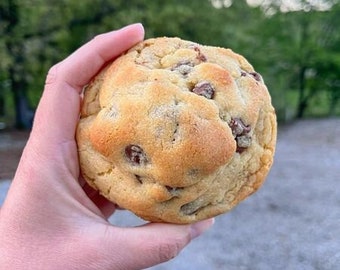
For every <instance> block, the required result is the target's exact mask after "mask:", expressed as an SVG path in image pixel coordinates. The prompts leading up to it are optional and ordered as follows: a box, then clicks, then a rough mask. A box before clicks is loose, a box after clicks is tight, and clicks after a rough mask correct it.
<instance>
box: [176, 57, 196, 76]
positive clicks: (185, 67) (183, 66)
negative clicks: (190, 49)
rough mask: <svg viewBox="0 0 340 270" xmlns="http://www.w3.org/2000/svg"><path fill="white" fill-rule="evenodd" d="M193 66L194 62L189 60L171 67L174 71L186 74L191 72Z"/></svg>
mask: <svg viewBox="0 0 340 270" xmlns="http://www.w3.org/2000/svg"><path fill="white" fill-rule="evenodd" d="M193 66H194V64H193V63H192V62H190V61H189V60H187V61H181V62H179V63H178V64H177V65H176V66H174V67H173V68H171V70H172V71H174V70H177V71H178V72H179V73H180V74H182V75H183V76H186V75H188V74H189V73H190V72H191V70H192V68H193Z"/></svg>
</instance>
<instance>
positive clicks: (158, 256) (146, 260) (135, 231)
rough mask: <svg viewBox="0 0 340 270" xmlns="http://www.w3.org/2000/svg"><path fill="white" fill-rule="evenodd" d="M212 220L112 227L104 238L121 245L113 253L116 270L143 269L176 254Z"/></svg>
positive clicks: (212, 220)
mask: <svg viewBox="0 0 340 270" xmlns="http://www.w3.org/2000/svg"><path fill="white" fill-rule="evenodd" d="M213 223H214V219H208V220H204V221H200V222H197V223H194V224H191V225H175V224H160V223H149V224H147V225H144V226H140V227H136V228H115V227H113V230H112V231H111V233H112V235H110V237H107V238H106V240H107V241H113V242H112V243H114V244H115V245H119V246H120V247H121V248H120V249H118V251H116V254H115V256H114V258H115V259H116V260H117V259H118V260H119V259H120V263H119V264H116V265H121V268H119V269H144V268H147V267H150V266H153V265H156V264H159V263H162V262H166V261H168V260H170V259H172V258H174V257H176V256H177V255H178V254H179V253H180V251H181V250H182V249H183V248H184V247H185V246H186V245H187V244H189V242H190V241H191V240H192V239H194V238H196V237H197V236H199V235H201V234H202V233H203V232H204V231H206V230H207V229H208V228H210V227H211V226H212V225H213ZM111 251H112V249H111ZM109 252H110V249H109ZM117 252H118V253H117Z"/></svg>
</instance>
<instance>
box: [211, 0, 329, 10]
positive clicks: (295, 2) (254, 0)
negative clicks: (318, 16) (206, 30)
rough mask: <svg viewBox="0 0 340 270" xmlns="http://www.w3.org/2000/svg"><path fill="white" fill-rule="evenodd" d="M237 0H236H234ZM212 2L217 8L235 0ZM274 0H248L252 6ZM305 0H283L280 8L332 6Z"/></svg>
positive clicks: (215, 0) (325, 2) (321, 0)
mask: <svg viewBox="0 0 340 270" xmlns="http://www.w3.org/2000/svg"><path fill="white" fill-rule="evenodd" d="M234 1H236V0H234ZM211 2H212V4H213V5H214V7H216V8H222V7H226V8H228V7H230V6H231V5H232V3H233V0H211ZM271 2H273V0H247V3H248V4H249V5H250V6H259V5H263V6H266V5H268V4H269V3H271ZM301 2H303V1H301V0H281V3H282V4H281V8H280V10H281V11H282V12H288V11H296V10H306V11H309V9H310V7H311V6H312V7H314V8H316V9H318V10H327V9H329V8H331V6H332V5H331V4H329V3H327V1H325V0H308V1H307V3H308V4H305V3H301Z"/></svg>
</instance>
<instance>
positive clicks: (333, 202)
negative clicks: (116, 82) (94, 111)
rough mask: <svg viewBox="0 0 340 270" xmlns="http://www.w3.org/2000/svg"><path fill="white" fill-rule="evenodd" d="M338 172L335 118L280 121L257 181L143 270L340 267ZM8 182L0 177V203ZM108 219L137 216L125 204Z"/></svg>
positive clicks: (123, 221)
mask: <svg viewBox="0 0 340 270" xmlns="http://www.w3.org/2000/svg"><path fill="white" fill-rule="evenodd" d="M0 168H1V167H0ZM339 176H340V118H333V119H314V120H301V121H296V122H294V123H292V124H289V125H285V126H283V127H281V128H280V131H279V136H278V144H277V150H276V155H275V162H274V165H273V167H272V170H271V172H270V174H269V176H268V178H267V180H266V182H265V184H264V185H263V187H262V188H261V189H260V190H259V191H258V192H257V193H255V194H254V195H252V196H251V197H249V198H248V199H246V200H245V201H243V202H242V203H241V204H239V205H238V206H237V207H235V208H234V209H233V210H232V211H230V212H229V213H227V214H224V215H221V216H219V217H217V218H216V221H215V224H214V226H213V227H212V228H211V229H210V230H209V231H208V232H206V233H205V234H204V235H203V236H201V237H199V238H197V239H195V240H193V241H192V243H190V245H189V246H188V247H187V248H186V249H184V250H183V251H182V252H181V253H180V254H179V256H178V257H176V258H174V259H173V260H171V261H169V262H166V263H164V264H161V265H158V266H155V267H152V268H150V269H149V270H170V269H171V270H173V269H176V270H191V269H192V270H194V269H195V270H201V269H202V270H203V269H212V270H215V269H223V270H224V269H225V270H287V269H289V270H295V269H296V270H336V269H340V185H339ZM9 185H10V180H1V181H0V205H1V203H2V201H3V199H4V194H5V193H6V191H7V189H8V187H9ZM110 221H111V222H112V223H113V224H115V225H117V226H135V225H139V224H142V223H143V221H142V220H140V219H138V218H137V217H135V216H134V215H132V214H131V213H129V212H127V211H118V213H117V214H115V215H114V216H112V217H111V219H110Z"/></svg>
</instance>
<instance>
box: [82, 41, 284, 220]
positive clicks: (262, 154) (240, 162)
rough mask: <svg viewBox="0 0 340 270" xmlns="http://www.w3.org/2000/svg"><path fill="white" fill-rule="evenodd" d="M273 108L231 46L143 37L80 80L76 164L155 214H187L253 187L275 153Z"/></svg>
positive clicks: (223, 208)
mask: <svg viewBox="0 0 340 270" xmlns="http://www.w3.org/2000/svg"><path fill="white" fill-rule="evenodd" d="M276 130H277V125H276V116H275V111H274V108H273V106H272V105H271V98H270V95H269V93H268V90H267V88H266V86H265V84H264V82H263V79H262V77H261V75H260V74H259V73H257V72H256V71H255V70H254V68H253V67H252V66H251V65H250V64H249V63H248V61H247V60H246V59H245V58H244V57H242V56H241V55H239V54H236V53H234V52H233V51H232V50H230V49H225V48H218V47H211V46H203V45H199V44H197V43H194V42H190V41H185V40H181V39H179V38H166V37H164V38H155V39H148V40H146V41H144V42H142V43H140V44H138V45H136V46H135V47H133V48H132V49H130V50H129V51H128V52H126V53H125V54H124V55H122V56H121V57H119V58H118V59H116V60H115V61H113V62H112V63H110V64H109V65H107V66H106V67H105V68H104V69H103V70H102V71H101V72H100V73H99V74H98V75H97V76H96V77H95V78H94V79H93V80H92V81H91V82H90V83H89V85H88V86H87V87H86V89H85V91H84V99H83V106H82V109H81V116H80V121H79V125H78V128H77V134H76V138H77V143H78V150H79V161H80V167H81V173H82V175H83V177H84V178H85V179H86V181H87V182H88V183H89V184H90V185H91V186H92V187H93V188H95V189H98V190H99V191H100V193H101V194H102V195H103V196H105V197H106V198H107V199H109V200H111V201H113V202H115V203H116V204H118V205H119V206H121V207H123V208H125V209H128V210H131V211H132V212H134V213H135V214H136V215H138V216H140V217H142V218H143V219H145V220H149V221H153V222H170V223H192V222H195V221H198V220H202V219H206V218H209V217H213V216H216V215H219V214H222V213H225V212H227V211H229V210H230V209H232V208H233V207H234V206H235V205H237V204H238V203H239V202H240V201H242V200H243V199H245V198H246V197H247V196H249V195H250V194H252V193H253V192H255V191H256V190H257V189H258V188H259V187H260V186H261V184H262V183H263V181H264V179H265V177H266V176H267V173H268V171H269V169H270V167H271V165H272V163H273V156H274V150H275V143H276Z"/></svg>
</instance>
